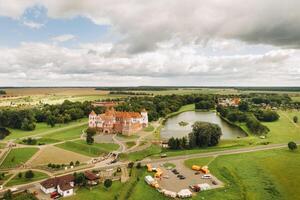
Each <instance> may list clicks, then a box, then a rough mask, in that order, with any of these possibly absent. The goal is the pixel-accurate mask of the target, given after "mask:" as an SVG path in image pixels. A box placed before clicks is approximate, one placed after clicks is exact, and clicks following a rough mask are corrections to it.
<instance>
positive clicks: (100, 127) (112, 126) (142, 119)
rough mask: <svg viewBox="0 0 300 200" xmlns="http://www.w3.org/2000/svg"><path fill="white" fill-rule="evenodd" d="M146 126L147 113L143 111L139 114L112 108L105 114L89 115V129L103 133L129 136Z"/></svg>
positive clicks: (92, 113)
mask: <svg viewBox="0 0 300 200" xmlns="http://www.w3.org/2000/svg"><path fill="white" fill-rule="evenodd" d="M147 126H148V113H147V111H146V110H145V109H143V110H142V111H141V112H140V113H139V112H119V111H115V109H114V108H113V107H111V108H109V109H107V110H106V112H105V113H103V114H100V115H97V114H96V113H95V112H94V111H92V112H91V113H90V115H89V128H96V130H97V131H99V132H103V133H108V134H110V133H121V134H123V135H131V134H132V133H134V132H137V131H139V130H142V129H143V128H144V127H147Z"/></svg>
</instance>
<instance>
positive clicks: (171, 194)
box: [162, 189, 177, 198]
mask: <svg viewBox="0 0 300 200" xmlns="http://www.w3.org/2000/svg"><path fill="white" fill-rule="evenodd" d="M162 193H163V194H164V195H165V196H167V197H172V198H175V197H176V196H177V193H176V192H172V191H169V190H165V189H163V190H162Z"/></svg>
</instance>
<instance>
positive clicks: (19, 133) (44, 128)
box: [4, 118, 87, 141]
mask: <svg viewBox="0 0 300 200" xmlns="http://www.w3.org/2000/svg"><path fill="white" fill-rule="evenodd" d="M85 122H86V123H87V118H84V119H80V120H78V121H74V122H70V123H68V124H57V125H56V126H55V127H53V128H52V127H50V126H48V125H47V124H46V123H37V124H36V128H35V130H33V131H23V130H20V129H9V130H10V132H11V133H10V135H8V136H7V137H6V138H5V139H4V140H5V141H8V140H12V139H18V138H25V137H33V136H37V135H39V134H43V136H44V135H46V134H49V135H50V134H54V133H56V132H62V131H65V130H66V129H69V128H72V127H77V126H80V125H82V124H84V123H85Z"/></svg>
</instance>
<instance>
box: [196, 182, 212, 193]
mask: <svg viewBox="0 0 300 200" xmlns="http://www.w3.org/2000/svg"><path fill="white" fill-rule="evenodd" d="M198 187H199V188H200V190H201V191H203V190H209V189H210V185H209V184H207V183H202V184H198Z"/></svg>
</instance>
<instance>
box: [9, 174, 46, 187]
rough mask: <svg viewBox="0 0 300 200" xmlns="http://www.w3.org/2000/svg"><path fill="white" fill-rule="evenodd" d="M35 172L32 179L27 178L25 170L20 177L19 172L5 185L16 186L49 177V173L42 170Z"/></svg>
mask: <svg viewBox="0 0 300 200" xmlns="http://www.w3.org/2000/svg"><path fill="white" fill-rule="evenodd" d="M33 173H34V177H33V178H31V179H26V178H25V177H24V176H25V172H23V173H22V177H21V178H19V177H18V174H16V175H15V176H14V177H13V178H12V179H11V180H10V181H9V182H8V183H7V184H6V185H5V186H7V187H9V186H15V185H21V184H26V183H30V182H34V181H38V180H41V179H44V178H48V175H47V174H45V173H42V172H38V171H33Z"/></svg>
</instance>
